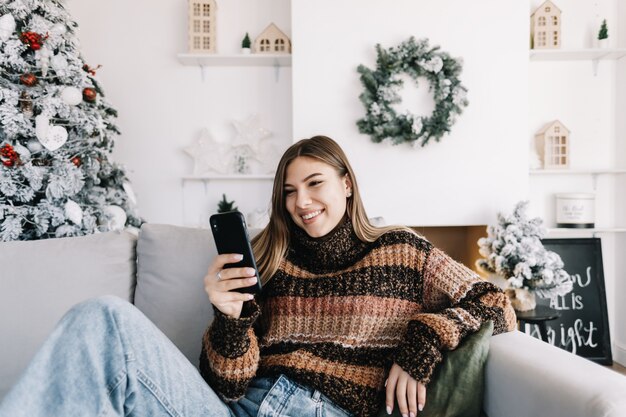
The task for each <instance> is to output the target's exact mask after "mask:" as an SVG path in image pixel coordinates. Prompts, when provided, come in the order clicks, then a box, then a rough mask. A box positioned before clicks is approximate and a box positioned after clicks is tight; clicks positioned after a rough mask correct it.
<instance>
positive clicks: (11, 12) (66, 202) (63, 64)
mask: <svg viewBox="0 0 626 417" xmlns="http://www.w3.org/2000/svg"><path fill="white" fill-rule="evenodd" d="M0 16H1V17H0V71H2V77H0V80H1V81H0V82H1V85H0V241H11V240H33V239H45V238H52V237H65V236H80V235H86V234H91V233H98V232H105V231H110V230H119V229H121V228H124V227H128V226H139V225H140V224H141V219H140V218H139V217H138V216H137V214H136V211H135V197H134V194H133V192H132V189H131V187H130V183H129V182H128V178H127V177H126V174H125V172H124V169H123V168H122V167H121V166H119V165H118V164H115V163H113V162H112V161H111V160H110V155H111V150H112V148H113V139H114V137H116V136H117V135H118V134H119V131H118V129H117V127H116V126H115V124H114V119H115V117H116V116H117V113H116V111H115V110H114V109H113V108H112V107H111V106H110V105H109V103H107V101H106V100H105V99H104V95H103V92H102V89H101V87H100V86H99V85H98V82H97V80H96V77H95V75H96V73H95V69H97V68H92V67H90V66H88V65H87V64H86V63H85V62H84V60H83V58H82V57H81V55H80V51H79V43H78V39H77V36H76V28H77V25H76V23H75V22H74V21H73V20H72V18H71V16H70V15H69V13H68V11H67V10H66V8H65V7H64V5H63V3H62V2H61V1H59V0H9V1H7V0H0Z"/></svg>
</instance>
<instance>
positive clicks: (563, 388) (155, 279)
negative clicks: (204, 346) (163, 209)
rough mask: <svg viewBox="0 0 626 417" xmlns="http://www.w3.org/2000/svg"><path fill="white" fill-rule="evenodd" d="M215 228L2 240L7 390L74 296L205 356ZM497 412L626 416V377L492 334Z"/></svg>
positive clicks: (490, 393)
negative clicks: (131, 314) (113, 300)
mask: <svg viewBox="0 0 626 417" xmlns="http://www.w3.org/2000/svg"><path fill="white" fill-rule="evenodd" d="M214 255H215V248H214V246H213V240H212V237H211V234H210V232H209V231H208V230H201V229H190V228H183V227H177V226H167V225H154V224H147V225H144V226H143V228H142V229H141V231H140V232H139V236H138V237H136V236H134V235H132V234H130V233H128V232H122V233H105V234H98V235H92V236H85V237H77V238H64V239H53V240H44V241H34V242H9V243H1V244H0V399H1V398H2V397H4V395H5V394H6V392H7V391H8V389H9V388H10V387H11V385H12V384H13V383H14V382H15V380H16V379H17V378H18V376H19V374H20V373H21V372H22V370H23V369H24V367H25V366H26V364H27V363H28V361H29V360H30V358H31V357H32V356H33V355H34V353H35V352H36V350H37V348H38V346H39V345H40V344H41V343H42V341H43V340H44V339H45V337H46V336H47V335H48V333H49V332H50V331H51V329H52V328H53V326H54V324H55V323H56V322H57V321H58V319H59V318H60V317H61V316H62V315H63V313H64V312H65V311H67V310H68V309H69V308H70V307H71V306H72V305H74V304H75V303H77V302H80V301H82V300H85V299H87V298H90V297H94V296H98V295H103V294H115V295H118V296H120V297H122V298H125V299H127V300H129V301H133V302H134V303H135V305H136V306H137V307H138V308H139V309H141V310H142V311H143V312H144V313H145V314H146V315H147V316H148V317H149V318H150V319H151V320H152V321H154V322H155V323H156V325H157V326H158V327H159V328H161V330H162V331H163V332H164V333H165V334H166V335H167V336H168V337H170V339H172V341H173V342H174V343H175V344H176V345H177V346H178V347H179V348H180V349H181V351H182V352H183V353H184V354H185V355H186V356H187V357H188V358H189V360H190V361H191V362H192V363H194V364H196V365H197V363H198V356H199V353H200V338H201V335H202V332H203V331H204V329H205V327H206V326H207V325H208V323H209V322H210V321H211V319H212V309H211V308H210V304H209V301H208V298H207V296H206V294H205V292H204V288H203V277H204V275H205V272H206V269H207V267H208V265H209V262H210V260H211V259H212V258H213V256H214ZM485 378H486V393H485V399H484V400H485V411H486V412H487V414H488V416H489V417H551V416H567V417H578V416H580V417H590V416H594V417H597V416H607V417H608V416H610V417H616V416H626V377H624V376H621V375H619V374H617V373H615V372H613V371H612V370H609V369H606V368H604V367H602V366H600V365H596V364H594V363H592V362H590V361H588V360H586V359H582V358H579V357H577V356H575V355H572V354H570V353H567V352H565V351H562V350H560V349H557V348H554V347H552V346H550V345H548V344H546V343H543V342H541V341H538V340H536V339H533V338H531V337H529V336H527V335H525V334H523V333H520V332H512V333H507V334H503V335H498V336H495V337H493V338H492V341H491V347H490V353H489V358H488V361H487V368H486V376H485Z"/></svg>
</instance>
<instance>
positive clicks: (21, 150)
mask: <svg viewBox="0 0 626 417" xmlns="http://www.w3.org/2000/svg"><path fill="white" fill-rule="evenodd" d="M13 149H14V150H15V152H17V154H18V155H19V156H20V159H21V160H22V161H26V160H29V159H30V151H29V150H28V149H27V148H26V147H24V146H22V145H20V144H19V143H17V144H15V145H13Z"/></svg>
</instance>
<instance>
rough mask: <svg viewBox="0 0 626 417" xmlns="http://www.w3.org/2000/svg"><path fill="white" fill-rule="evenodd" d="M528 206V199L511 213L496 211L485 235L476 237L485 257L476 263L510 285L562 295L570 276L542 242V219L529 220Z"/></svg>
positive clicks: (543, 294) (546, 294) (541, 293)
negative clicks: (495, 221)
mask: <svg viewBox="0 0 626 417" xmlns="http://www.w3.org/2000/svg"><path fill="white" fill-rule="evenodd" d="M527 208H528V201H521V202H519V203H517V205H516V206H515V209H514V211H513V214H511V215H503V214H501V213H498V224H497V225H495V226H488V227H487V233H488V236H487V237H483V238H480V239H479V240H478V246H479V248H480V250H479V252H480V254H481V255H482V256H483V257H484V258H483V259H479V260H478V261H477V262H476V265H477V266H478V267H479V268H481V269H482V270H484V271H487V272H491V273H495V274H498V275H501V276H503V277H504V278H506V279H507V282H508V284H509V286H510V287H511V288H527V289H529V290H531V291H534V292H535V293H536V294H537V295H538V296H540V297H544V298H552V297H554V296H557V295H565V294H567V293H569V292H570V291H571V290H572V288H573V283H572V279H571V277H570V275H569V274H568V273H567V272H565V270H563V261H562V260H561V257H560V256H559V255H558V254H557V253H555V252H552V251H549V250H547V249H546V248H545V247H544V246H543V244H542V243H541V239H542V238H543V237H544V236H545V233H546V230H545V228H544V227H543V226H542V223H543V221H542V220H541V219H540V218H539V217H536V218H534V219H528V218H527V216H526V210H527Z"/></svg>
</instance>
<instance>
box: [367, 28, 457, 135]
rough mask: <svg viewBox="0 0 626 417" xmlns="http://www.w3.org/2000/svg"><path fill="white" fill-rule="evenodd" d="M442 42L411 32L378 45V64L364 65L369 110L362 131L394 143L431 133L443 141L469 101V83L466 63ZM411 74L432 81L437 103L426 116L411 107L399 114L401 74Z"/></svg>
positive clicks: (431, 88) (414, 78) (431, 89)
mask: <svg viewBox="0 0 626 417" xmlns="http://www.w3.org/2000/svg"><path fill="white" fill-rule="evenodd" d="M439 49H440V48H439V46H435V47H432V48H431V47H430V46H429V45H428V39H420V40H418V41H416V40H415V38H413V37H411V38H410V39H408V40H407V41H404V42H402V43H401V44H400V45H398V46H397V47H395V48H394V47H391V48H389V49H387V50H385V49H384V48H382V47H381V46H380V44H377V45H376V52H377V54H378V57H377V59H376V64H377V66H376V70H375V71H372V70H371V69H369V68H367V67H366V66H364V65H359V67H358V71H359V73H360V74H361V82H362V83H363V86H364V87H365V91H364V92H363V93H362V94H361V95H360V97H359V98H360V99H361V101H362V102H363V104H364V105H365V110H366V115H365V117H364V118H363V119H360V120H359V121H357V126H358V127H359V131H360V132H361V133H365V134H368V135H370V137H371V139H372V141H374V142H376V143H378V142H383V141H384V142H390V143H391V144H393V145H398V144H400V143H404V142H407V143H410V144H412V145H413V146H417V145H418V144H419V145H421V146H424V145H426V144H427V143H428V142H429V140H430V139H434V140H435V141H437V142H439V139H441V137H442V136H443V135H444V134H446V133H448V132H450V128H451V126H452V125H453V124H454V122H455V120H456V116H457V115H459V114H461V112H462V110H463V107H466V106H467V105H468V104H469V102H468V101H467V89H466V88H465V87H464V86H463V85H462V84H461V81H460V80H459V78H458V77H459V75H460V74H461V70H462V65H461V60H460V59H458V60H457V59H454V58H452V57H450V55H449V54H448V53H446V52H441V51H439ZM402 73H406V74H408V75H409V76H410V77H411V78H412V79H413V81H415V83H416V84H417V83H418V78H419V77H426V79H427V80H428V81H429V82H430V88H429V91H431V92H433V95H434V100H435V109H434V111H433V113H432V114H431V115H430V116H428V117H426V116H415V115H413V114H411V113H410V112H405V113H402V114H397V113H396V111H395V110H394V109H393V108H392V105H393V104H395V103H399V102H400V101H401V98H400V96H399V94H398V92H399V90H400V88H401V87H402V80H401V79H400V78H399V75H400V74H402Z"/></svg>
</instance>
